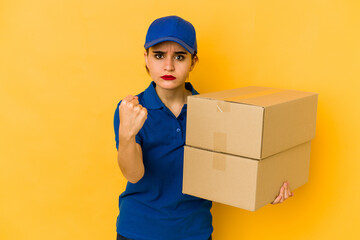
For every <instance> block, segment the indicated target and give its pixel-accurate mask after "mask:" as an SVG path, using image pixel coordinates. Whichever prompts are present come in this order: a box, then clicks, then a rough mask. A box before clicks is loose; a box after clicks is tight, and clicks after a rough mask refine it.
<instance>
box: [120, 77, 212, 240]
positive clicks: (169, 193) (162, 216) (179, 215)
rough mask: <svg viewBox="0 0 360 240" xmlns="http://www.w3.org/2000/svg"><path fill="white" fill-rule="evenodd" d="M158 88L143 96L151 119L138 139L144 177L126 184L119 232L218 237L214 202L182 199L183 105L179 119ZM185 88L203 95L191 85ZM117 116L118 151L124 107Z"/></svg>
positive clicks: (193, 239)
mask: <svg viewBox="0 0 360 240" xmlns="http://www.w3.org/2000/svg"><path fill="white" fill-rule="evenodd" d="M155 86H156V85H155V83H154V82H152V83H151V84H150V86H149V87H148V88H147V89H146V90H145V91H144V92H142V93H140V94H139V95H137V96H138V99H139V104H141V105H142V106H143V107H145V108H146V109H147V111H148V117H147V119H146V121H145V123H144V125H143V127H142V128H141V130H140V131H139V133H138V134H137V135H136V142H137V143H138V144H140V145H141V148H142V152H143V162H144V167H145V174H144V176H143V178H142V179H141V180H139V181H138V182H137V183H135V184H132V183H130V182H128V183H127V186H126V190H125V191H124V192H123V193H122V194H121V195H120V197H119V210H120V213H119V215H118V218H117V223H116V228H117V232H118V233H119V234H121V235H123V236H125V237H127V238H130V239H135V240H203V239H204V240H205V239H208V238H209V236H210V235H211V233H212V231H213V227H212V216H211V213H210V209H211V206H212V203H211V201H208V200H204V199H201V198H197V197H193V196H190V195H187V194H183V193H182V179H183V157H184V145H185V138H186V136H185V133H186V110H187V105H186V104H184V106H183V108H182V110H181V113H180V114H179V116H178V117H175V115H174V114H173V113H172V112H171V111H170V110H169V109H168V108H167V107H166V106H165V105H164V103H163V102H162V101H161V100H160V98H159V97H158V95H157V93H156V90H155ZM185 88H186V89H188V90H190V91H191V92H192V94H193V95H195V94H198V93H197V92H196V90H195V89H194V88H193V87H192V85H191V84H190V83H188V82H187V83H185ZM120 103H121V101H120V102H119V103H118V105H117V108H116V110H115V115H114V130H115V140H116V147H117V148H118V144H119V138H118V137H119V136H118V131H119V124H120V122H119V105H120Z"/></svg>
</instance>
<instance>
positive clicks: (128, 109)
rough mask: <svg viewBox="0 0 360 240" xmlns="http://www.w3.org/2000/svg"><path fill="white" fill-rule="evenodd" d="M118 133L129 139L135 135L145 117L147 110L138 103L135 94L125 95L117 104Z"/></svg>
mask: <svg viewBox="0 0 360 240" xmlns="http://www.w3.org/2000/svg"><path fill="white" fill-rule="evenodd" d="M119 117H120V128H119V135H120V136H122V137H124V138H126V139H129V138H132V137H135V136H136V134H137V133H138V132H139V131H140V129H141V128H142V126H143V125H144V123H145V120H146V118H147V110H146V108H144V107H143V106H141V105H140V104H139V100H138V97H137V96H132V95H128V96H126V97H125V98H124V99H123V100H122V101H121V104H120V106H119Z"/></svg>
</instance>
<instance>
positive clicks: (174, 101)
mask: <svg viewBox="0 0 360 240" xmlns="http://www.w3.org/2000/svg"><path fill="white" fill-rule="evenodd" d="M155 90H156V93H157V94H158V96H159V98H160V100H161V101H162V102H163V103H164V104H165V106H167V107H169V108H171V107H172V106H179V105H180V106H182V105H184V104H185V103H186V100H187V96H189V95H191V92H190V91H188V90H187V89H185V83H184V84H183V85H181V86H180V87H178V88H176V89H163V88H160V87H158V86H157V85H156V86H155Z"/></svg>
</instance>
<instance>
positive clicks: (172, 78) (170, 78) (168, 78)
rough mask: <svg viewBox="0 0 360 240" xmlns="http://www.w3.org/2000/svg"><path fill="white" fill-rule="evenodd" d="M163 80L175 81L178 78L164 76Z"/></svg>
mask: <svg viewBox="0 0 360 240" xmlns="http://www.w3.org/2000/svg"><path fill="white" fill-rule="evenodd" d="M161 78H162V79H164V80H175V79H176V77H174V76H172V75H164V76H161Z"/></svg>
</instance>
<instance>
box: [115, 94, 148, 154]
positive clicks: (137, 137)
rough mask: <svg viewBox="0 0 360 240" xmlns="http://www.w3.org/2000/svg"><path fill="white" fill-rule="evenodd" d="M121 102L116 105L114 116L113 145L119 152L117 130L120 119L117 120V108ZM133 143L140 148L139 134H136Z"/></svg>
mask: <svg viewBox="0 0 360 240" xmlns="http://www.w3.org/2000/svg"><path fill="white" fill-rule="evenodd" d="M120 103H121V101H120V102H119V103H118V104H117V106H116V109H115V114H114V132H115V143H116V149H117V150H119V128H120V118H119V106H120ZM135 141H136V142H137V143H138V144H140V146H142V138H141V136H140V132H139V133H138V134H136V136H135Z"/></svg>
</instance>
